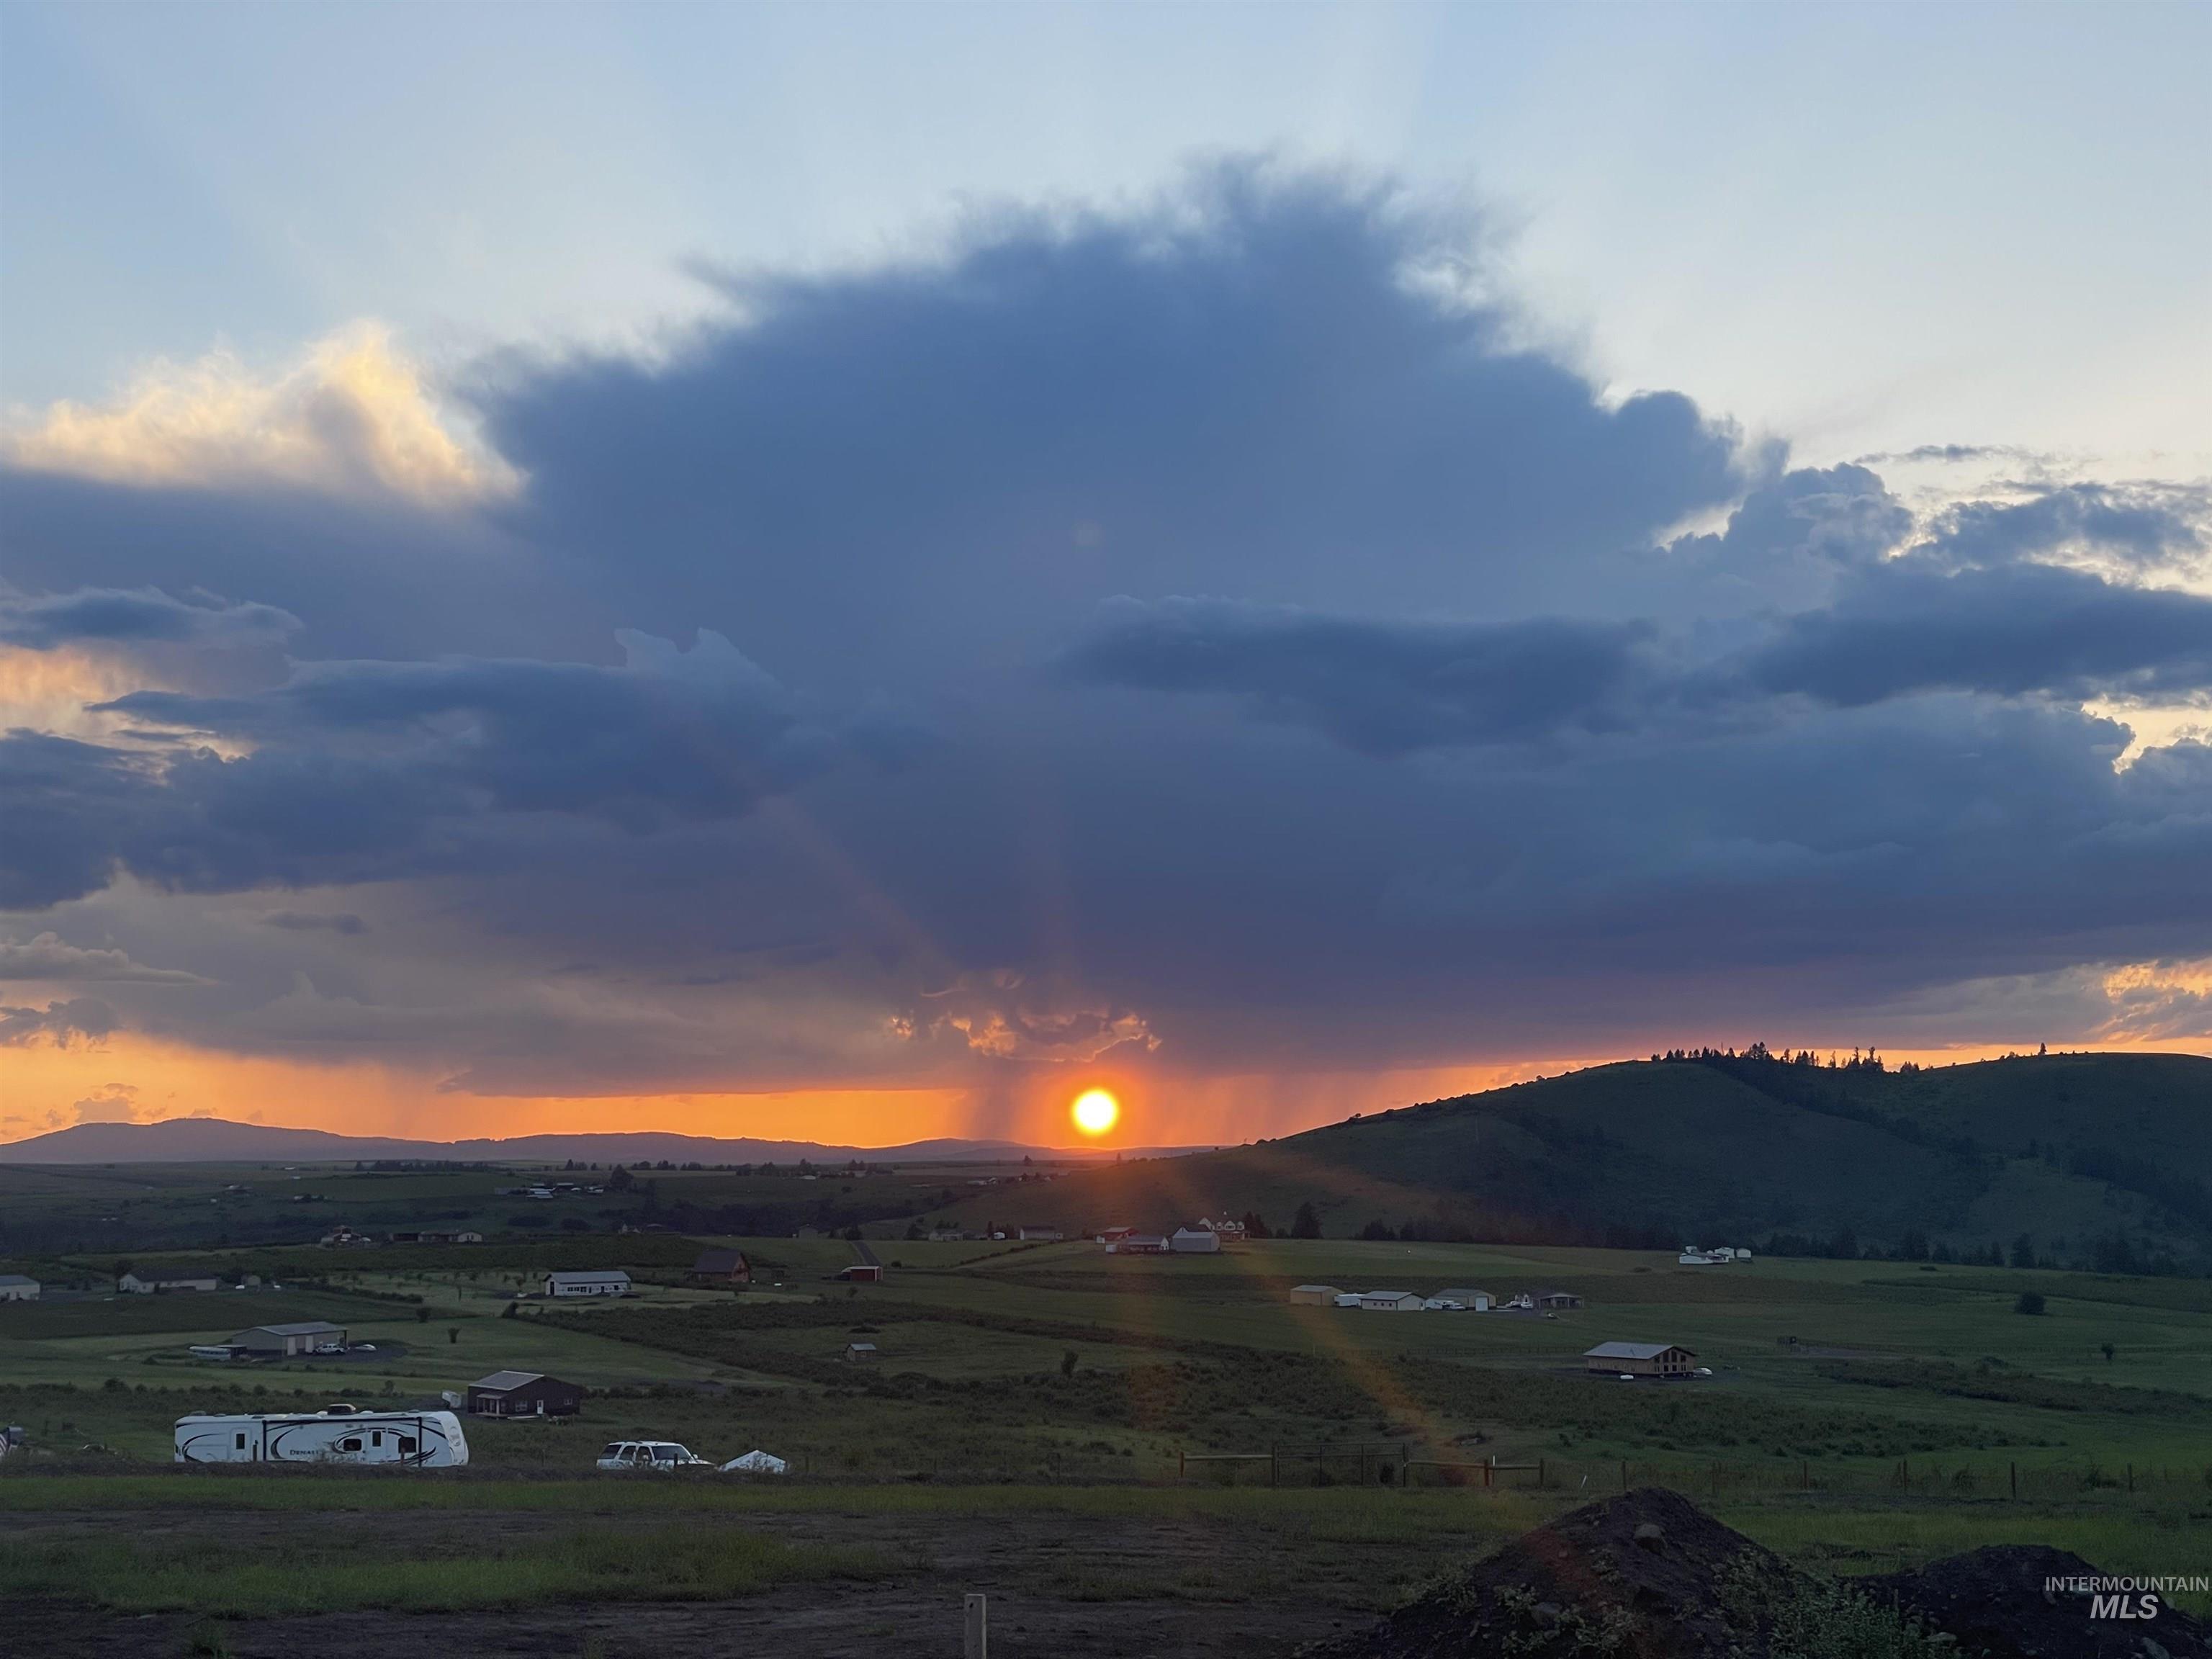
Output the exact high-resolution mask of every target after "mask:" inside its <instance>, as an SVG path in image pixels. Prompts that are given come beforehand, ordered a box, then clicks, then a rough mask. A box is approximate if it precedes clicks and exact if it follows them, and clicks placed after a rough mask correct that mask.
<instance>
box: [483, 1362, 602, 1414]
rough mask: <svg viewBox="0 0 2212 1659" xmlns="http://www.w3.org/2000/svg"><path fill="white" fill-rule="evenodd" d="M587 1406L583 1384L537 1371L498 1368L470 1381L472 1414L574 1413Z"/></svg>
mask: <svg viewBox="0 0 2212 1659" xmlns="http://www.w3.org/2000/svg"><path fill="white" fill-rule="evenodd" d="M583 1408H584V1390H583V1389H582V1388H581V1387H580V1386H579V1385H578V1384H576V1383H563V1382H562V1380H561V1379H560V1378H559V1377H557V1376H541V1375H540V1374H539V1373H538V1372H536V1371H494V1372H493V1373H492V1374H491V1375H490V1376H484V1377H479V1378H477V1380H476V1381H475V1382H473V1383H470V1384H469V1415H470V1416H471V1417H574V1415H575V1414H576V1413H578V1412H580V1411H581V1410H582V1409H583Z"/></svg>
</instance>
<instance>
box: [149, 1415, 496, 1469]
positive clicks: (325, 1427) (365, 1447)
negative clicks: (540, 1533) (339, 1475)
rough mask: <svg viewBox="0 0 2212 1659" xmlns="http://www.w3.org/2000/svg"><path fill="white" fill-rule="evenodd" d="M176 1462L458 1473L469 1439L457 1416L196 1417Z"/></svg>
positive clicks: (185, 1421)
mask: <svg viewBox="0 0 2212 1659" xmlns="http://www.w3.org/2000/svg"><path fill="white" fill-rule="evenodd" d="M176 1461H177V1462H179V1463H264V1462H266V1463H400V1464H405V1465H410V1466H411V1467H414V1468H459V1466H460V1465H462V1464H464V1463H465V1462H468V1461H469V1443H468V1437H467V1436H465V1435H464V1434H463V1433H462V1432H461V1419H459V1417H457V1416H455V1415H454V1414H453V1413H452V1412H380V1411H362V1410H360V1409H358V1408H357V1407H353V1406H343V1405H339V1406H328V1407H325V1408H324V1409H323V1410H321V1411H319V1412H277V1413H268V1414H266V1415H259V1416H225V1415H219V1414H215V1413H192V1414H191V1415H189V1416H185V1417H180V1418H179V1419H177V1449H176Z"/></svg>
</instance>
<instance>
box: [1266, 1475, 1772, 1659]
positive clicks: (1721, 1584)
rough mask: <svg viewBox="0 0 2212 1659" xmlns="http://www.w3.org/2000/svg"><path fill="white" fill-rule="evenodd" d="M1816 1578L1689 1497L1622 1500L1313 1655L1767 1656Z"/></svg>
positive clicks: (1554, 1528)
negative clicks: (1783, 1618)
mask: <svg viewBox="0 0 2212 1659" xmlns="http://www.w3.org/2000/svg"><path fill="white" fill-rule="evenodd" d="M1802 1581H1803V1575H1802V1574H1801V1573H1799V1572H1798V1571H1797V1570H1796V1569H1795V1568H1793V1567H1791V1566H1790V1565H1789V1564H1788V1563H1787V1562H1785V1561H1784V1560H1783V1559H1781V1557H1779V1556H1778V1555H1776V1554H1774V1553H1772V1552H1771V1550H1768V1549H1766V1548H1765V1547H1763V1546H1761V1545H1759V1544H1755V1543H1753V1542H1752V1541H1751V1540H1750V1539H1748V1538H1746V1537H1745V1536H1744V1535H1743V1534H1741V1533H1740V1532H1736V1531H1734V1530H1733V1529H1731V1528H1728V1527H1724V1526H1723V1525H1722V1524H1721V1523H1720V1522H1717V1521H1716V1520H1714V1519H1713V1518H1712V1516H1709V1515H1707V1514H1706V1513H1705V1511H1704V1510H1700V1509H1699V1508H1698V1506H1697V1505H1696V1504H1692V1503H1691V1502H1690V1501H1689V1500H1688V1499H1687V1498H1683V1497H1681V1496H1680V1495H1679V1494H1678V1493H1675V1492H1668V1491H1666V1490H1664V1489H1663V1488H1660V1487H1644V1488H1640V1489H1638V1490H1637V1491H1634V1492H1623V1493H1622V1494H1621V1495H1620V1497H1618V1498H1605V1499H1602V1500H1601V1501H1600V1502H1598V1503H1595V1504H1584V1505H1583V1507H1582V1508H1581V1509H1578V1510H1572V1511H1571V1512H1570V1513H1568V1514H1565V1515H1563V1516H1559V1519H1558V1520H1556V1521H1553V1522H1550V1523H1548V1524H1547V1525H1545V1526H1541V1527H1538V1528H1534V1530H1533V1531H1529V1532H1526V1533H1523V1534H1522V1535H1521V1536H1520V1537H1518V1538H1516V1539H1515V1540H1514V1541H1512V1542H1511V1543H1510V1544H1508V1545H1506V1546H1505V1547H1504V1548H1503V1549H1501V1550H1499V1551H1498V1553H1496V1554H1495V1555H1492V1556H1488V1557H1486V1558H1485V1559H1482V1560H1480V1561H1478V1562H1476V1563H1475V1564H1474V1565H1473V1566H1471V1567H1469V1568H1468V1569H1467V1570H1466V1571H1465V1572H1463V1573H1462V1574H1461V1575H1459V1576H1458V1577H1455V1578H1453V1579H1451V1580H1449V1581H1448V1582H1447V1583H1443V1584H1442V1585H1440V1586H1438V1587H1437V1589H1433V1590H1431V1591H1430V1592H1429V1593H1428V1594H1426V1595H1423V1596H1421V1597H1419V1599H1418V1600H1416V1601H1413V1602H1412V1603H1410V1604H1408V1605H1407V1606H1406V1607H1401V1608H1400V1609H1399V1610H1398V1611H1397V1612H1396V1613H1393V1614H1391V1615H1390V1617H1389V1619H1387V1620H1383V1623H1382V1624H1380V1625H1379V1626H1376V1628H1375V1629H1374V1630H1372V1631H1371V1632H1369V1633H1368V1634H1366V1635H1364V1636H1361V1637H1354V1638H1348V1639H1343V1640H1339V1641H1336V1642H1333V1643H1330V1644H1326V1645H1323V1646H1322V1647H1318V1648H1313V1649H1309V1650H1306V1651H1307V1653H1308V1654H1309V1655H1310V1656H1311V1659H1492V1656H1494V1655H1498V1654H1502V1653H1513V1654H1516V1655H1526V1656H1528V1659H1550V1656H1553V1655H1558V1656H1561V1659H1564V1656H1567V1655H1572V1654H1590V1653H1601V1654H1605V1655H1607V1656H1609V1659H1711V1656H1720V1655H1725V1654H1730V1653H1735V1652H1741V1653H1745V1654H1763V1653H1765V1651H1766V1650H1767V1638H1768V1635H1769V1633H1770V1632H1771V1616H1770V1615H1769V1614H1767V1613H1765V1611H1763V1609H1764V1608H1765V1607H1768V1606H1770V1605H1771V1603H1772V1601H1774V1600H1775V1599H1776V1598H1777V1597H1778V1596H1786V1595H1789V1594H1790V1592H1791V1591H1792V1590H1793V1589H1796V1588H1797V1587H1798V1585H1799V1584H1800V1583H1802Z"/></svg>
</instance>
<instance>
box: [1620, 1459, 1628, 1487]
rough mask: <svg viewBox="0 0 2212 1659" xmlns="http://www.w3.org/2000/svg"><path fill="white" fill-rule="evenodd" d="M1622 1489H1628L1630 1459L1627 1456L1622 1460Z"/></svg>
mask: <svg viewBox="0 0 2212 1659" xmlns="http://www.w3.org/2000/svg"><path fill="white" fill-rule="evenodd" d="M1620 1489H1621V1491H1623V1492H1626V1491H1627V1490H1628V1460H1627V1459H1626V1458H1625V1457H1624V1458H1622V1459H1621V1460H1620Z"/></svg>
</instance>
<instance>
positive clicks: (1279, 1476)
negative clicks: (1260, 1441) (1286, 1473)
mask: <svg viewBox="0 0 2212 1659" xmlns="http://www.w3.org/2000/svg"><path fill="white" fill-rule="evenodd" d="M1267 1484H1268V1485H1269V1486H1281V1485H1282V1484H1283V1449H1282V1448H1281V1447H1279V1446H1270V1447H1268V1448H1267Z"/></svg>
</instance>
